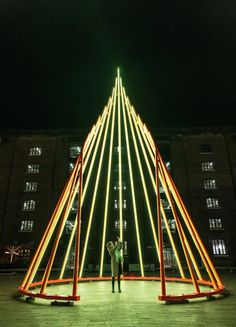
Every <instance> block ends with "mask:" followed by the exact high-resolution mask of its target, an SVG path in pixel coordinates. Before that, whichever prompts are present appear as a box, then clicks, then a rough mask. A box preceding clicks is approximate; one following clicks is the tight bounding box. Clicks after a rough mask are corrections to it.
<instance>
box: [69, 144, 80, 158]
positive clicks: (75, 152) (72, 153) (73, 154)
mask: <svg viewBox="0 0 236 327" xmlns="http://www.w3.org/2000/svg"><path fill="white" fill-rule="evenodd" d="M80 152H81V146H72V147H71V148H70V157H71V158H77V157H78V155H79V154H80Z"/></svg>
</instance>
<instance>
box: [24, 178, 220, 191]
mask: <svg viewBox="0 0 236 327" xmlns="http://www.w3.org/2000/svg"><path fill="white" fill-rule="evenodd" d="M203 183H204V189H205V190H215V189H217V187H216V180H215V179H206V180H204V181H203ZM113 189H114V190H119V189H120V187H119V182H115V184H114V187H113ZM37 190H38V182H36V181H32V182H30V181H27V182H25V188H24V191H25V192H37ZM122 190H126V183H125V182H122ZM163 192H164V189H163V187H162V186H161V187H160V193H163Z"/></svg>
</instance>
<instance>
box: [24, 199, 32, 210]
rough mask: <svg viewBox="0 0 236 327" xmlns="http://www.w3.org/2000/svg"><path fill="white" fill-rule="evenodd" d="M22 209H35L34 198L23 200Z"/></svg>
mask: <svg viewBox="0 0 236 327" xmlns="http://www.w3.org/2000/svg"><path fill="white" fill-rule="evenodd" d="M22 210H23V211H33V210H35V201H34V200H27V201H24V203H23V207H22Z"/></svg>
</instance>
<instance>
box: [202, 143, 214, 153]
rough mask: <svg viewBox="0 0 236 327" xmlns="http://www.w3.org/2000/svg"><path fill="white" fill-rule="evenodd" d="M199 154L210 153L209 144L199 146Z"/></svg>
mask: <svg viewBox="0 0 236 327" xmlns="http://www.w3.org/2000/svg"><path fill="white" fill-rule="evenodd" d="M200 153H212V149H211V145H210V144H205V143H204V144H200Z"/></svg>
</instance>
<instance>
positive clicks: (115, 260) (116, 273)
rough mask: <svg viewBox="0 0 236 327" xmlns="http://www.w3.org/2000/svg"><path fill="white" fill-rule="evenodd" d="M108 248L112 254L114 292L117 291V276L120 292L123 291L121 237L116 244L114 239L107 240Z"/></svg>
mask: <svg viewBox="0 0 236 327" xmlns="http://www.w3.org/2000/svg"><path fill="white" fill-rule="evenodd" d="M106 247H107V250H108V252H109V254H110V256H111V275H112V293H114V292H115V278H117V281H118V292H119V293H120V292H121V288H120V276H121V274H122V262H123V257H122V255H121V253H120V250H121V249H122V242H121V241H120V238H119V237H117V241H116V242H115V245H114V244H113V242H112V241H109V242H107V244H106Z"/></svg>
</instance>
